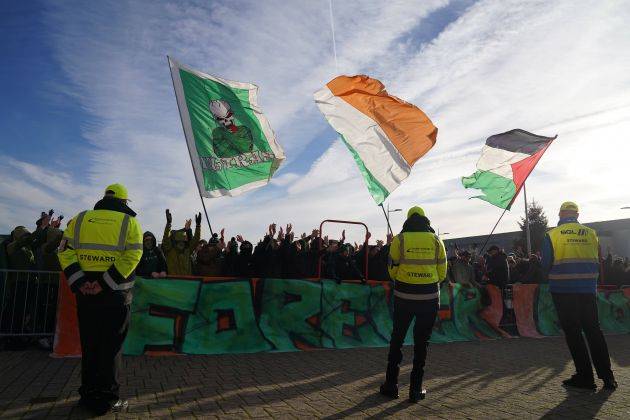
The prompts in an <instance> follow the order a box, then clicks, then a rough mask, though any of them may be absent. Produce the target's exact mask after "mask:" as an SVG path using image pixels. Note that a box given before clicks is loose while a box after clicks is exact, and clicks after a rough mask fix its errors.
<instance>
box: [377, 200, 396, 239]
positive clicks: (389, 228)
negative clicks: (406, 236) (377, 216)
mask: <svg viewBox="0 0 630 420" xmlns="http://www.w3.org/2000/svg"><path fill="white" fill-rule="evenodd" d="M378 206H379V207H380V208H381V209H382V210H383V216H385V220H386V221H387V229H388V230H389V233H393V232H392V226H391V225H390V224H389V216H388V215H387V213H386V212H385V207H383V203H381V204H379V205H378Z"/></svg>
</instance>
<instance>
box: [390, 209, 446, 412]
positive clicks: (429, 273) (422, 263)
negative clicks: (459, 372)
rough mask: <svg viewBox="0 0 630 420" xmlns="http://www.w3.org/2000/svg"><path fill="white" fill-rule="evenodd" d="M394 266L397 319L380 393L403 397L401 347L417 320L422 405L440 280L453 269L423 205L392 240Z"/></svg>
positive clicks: (412, 389)
mask: <svg viewBox="0 0 630 420" xmlns="http://www.w3.org/2000/svg"><path fill="white" fill-rule="evenodd" d="M388 265H389V275H390V277H391V279H392V280H393V281H394V316H393V318H394V319H393V330H392V337H391V341H390V345H389V354H388V356H387V371H386V374H385V383H384V384H383V385H381V388H380V392H381V394H383V395H385V396H388V397H391V398H398V374H399V372H400V362H401V361H402V351H401V350H402V346H403V342H404V340H405V336H406V335H407V330H408V329H409V326H410V325H411V322H412V321H413V320H414V318H415V325H414V328H413V341H414V349H413V351H414V357H413V368H412V370H411V378H410V383H409V402H412V403H416V402H418V400H421V399H424V397H425V395H426V390H424V389H423V388H422V378H423V375H424V364H425V359H426V356H427V348H428V346H429V338H430V337H431V332H432V331H433V324H434V323H435V318H436V316H437V312H438V308H439V305H440V288H439V287H440V282H442V281H444V279H445V278H446V272H447V263H446V250H445V248H444V243H443V242H442V240H441V239H440V238H439V236H438V235H436V234H435V232H434V230H433V229H432V228H431V223H430V221H429V219H428V218H427V217H426V216H425V215H424V210H422V208H420V207H417V206H416V207H412V208H411V209H409V212H408V213H407V220H406V221H405V223H404V225H403V229H402V232H401V233H400V234H399V235H397V236H396V237H395V238H394V239H393V241H392V243H391V246H390V250H389V264H388Z"/></svg>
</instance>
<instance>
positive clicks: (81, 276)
mask: <svg viewBox="0 0 630 420" xmlns="http://www.w3.org/2000/svg"><path fill="white" fill-rule="evenodd" d="M57 255H58V257H59V262H60V264H61V268H62V269H63V271H64V273H65V275H66V279H67V281H68V285H69V286H70V288H71V289H72V291H73V292H75V293H76V292H78V290H79V288H80V287H81V286H82V285H83V283H85V282H86V281H87V280H88V278H86V275H85V273H86V272H101V273H103V274H102V276H99V278H98V282H99V283H100V284H101V287H103V288H104V289H105V290H112V291H119V290H122V291H124V290H129V289H131V288H132V287H133V285H134V280H135V274H134V270H135V269H136V266H137V265H138V262H140V258H141V257H142V229H141V228H140V224H139V223H138V221H137V220H136V219H135V218H134V217H132V216H130V215H128V214H125V213H122V212H118V211H113V210H87V211H83V212H81V213H79V214H78V215H77V216H75V217H74V218H73V219H72V220H71V221H70V222H69V223H68V227H67V228H66V230H65V232H64V235H63V240H62V242H61V245H60V246H59V251H58V254H57Z"/></svg>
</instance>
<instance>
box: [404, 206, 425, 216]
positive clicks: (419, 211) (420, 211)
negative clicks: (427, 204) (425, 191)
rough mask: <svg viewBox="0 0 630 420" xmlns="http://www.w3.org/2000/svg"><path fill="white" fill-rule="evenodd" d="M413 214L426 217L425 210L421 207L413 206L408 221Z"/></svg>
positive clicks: (408, 213) (408, 214)
mask: <svg viewBox="0 0 630 420" xmlns="http://www.w3.org/2000/svg"><path fill="white" fill-rule="evenodd" d="M412 214H417V215H418V216H424V210H423V209H422V207H420V206H413V207H412V208H410V209H409V211H408V212H407V219H409V218H410V217H411V215H412Z"/></svg>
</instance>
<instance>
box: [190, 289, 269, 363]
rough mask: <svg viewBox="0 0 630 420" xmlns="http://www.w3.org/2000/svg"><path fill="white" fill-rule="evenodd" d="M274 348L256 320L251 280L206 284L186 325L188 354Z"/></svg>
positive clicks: (245, 351) (254, 350)
mask: <svg viewBox="0 0 630 420" xmlns="http://www.w3.org/2000/svg"><path fill="white" fill-rule="evenodd" d="M268 350H272V346H271V345H270V344H269V343H268V342H267V341H266V340H265V337H264V336H263V335H262V333H261V331H260V330H259V329H258V324H257V323H256V316H255V314H254V305H253V293H252V288H251V285H250V281H249V280H230V281H225V282H212V283H204V284H203V286H202V287H201V294H200V296H199V300H198V303H197V310H196V311H195V312H194V313H193V314H192V315H191V316H190V318H189V319H188V323H187V326H186V338H185V340H184V345H183V348H182V351H183V352H184V353H188V354H222V353H253V352H260V351H268Z"/></svg>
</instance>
